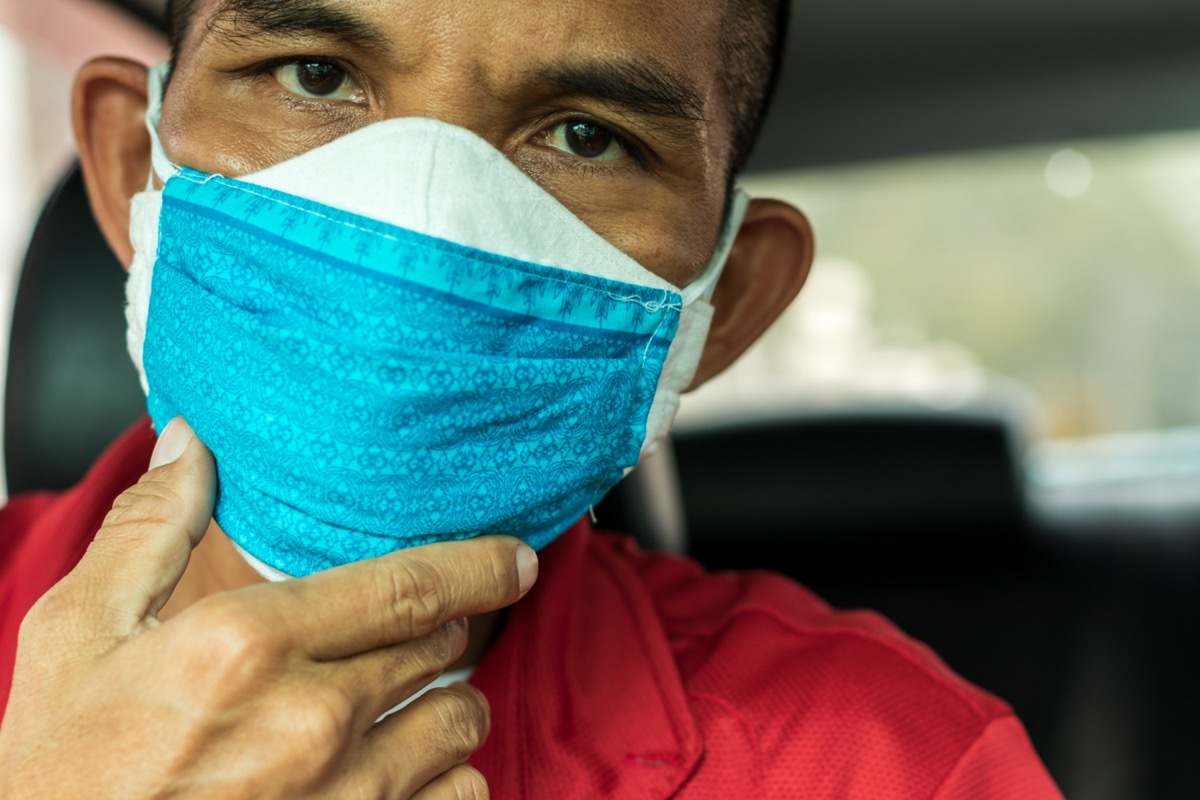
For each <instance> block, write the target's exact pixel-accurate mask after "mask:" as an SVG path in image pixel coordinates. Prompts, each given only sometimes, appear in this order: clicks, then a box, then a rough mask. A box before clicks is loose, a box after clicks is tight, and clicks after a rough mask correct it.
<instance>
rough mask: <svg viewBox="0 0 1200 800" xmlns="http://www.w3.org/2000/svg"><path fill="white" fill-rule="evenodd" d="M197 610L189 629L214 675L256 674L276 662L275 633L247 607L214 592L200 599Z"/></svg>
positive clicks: (230, 677)
mask: <svg viewBox="0 0 1200 800" xmlns="http://www.w3.org/2000/svg"><path fill="white" fill-rule="evenodd" d="M196 611H197V613H196V615H195V618H194V621H193V626H194V628H196V630H194V631H192V632H191V633H192V635H193V636H194V641H196V642H197V652H198V653H199V654H200V655H201V657H202V658H203V660H204V661H205V666H206V669H207V670H209V671H210V673H211V674H214V677H215V676H219V677H220V679H222V680H226V681H229V680H233V681H237V680H239V678H240V679H251V678H256V677H258V676H260V675H261V673H262V672H263V671H264V669H265V668H267V667H270V666H272V665H274V664H275V663H276V661H277V655H278V651H279V646H278V641H277V637H278V634H276V633H275V631H274V630H273V629H272V628H271V626H269V625H267V624H266V623H265V621H263V620H261V619H260V618H259V617H258V616H257V615H255V614H253V613H251V612H250V610H249V609H247V608H245V607H243V606H242V605H240V604H238V603H235V602H233V601H231V600H227V599H225V598H224V597H223V596H221V595H216V596H214V597H211V598H208V599H206V600H202V601H200V603H199V604H197V606H196Z"/></svg>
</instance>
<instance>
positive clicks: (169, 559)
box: [0, 420, 537, 800]
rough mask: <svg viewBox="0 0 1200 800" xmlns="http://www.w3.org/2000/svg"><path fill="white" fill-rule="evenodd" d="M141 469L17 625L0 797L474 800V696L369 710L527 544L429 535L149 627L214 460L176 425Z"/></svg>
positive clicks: (460, 632) (451, 638) (455, 644)
mask: <svg viewBox="0 0 1200 800" xmlns="http://www.w3.org/2000/svg"><path fill="white" fill-rule="evenodd" d="M164 462H170V463H164ZM151 467H152V468H151V470H150V471H149V472H148V473H146V475H145V476H144V477H143V478H142V479H141V481H140V482H139V483H138V484H137V485H136V486H134V487H132V488H130V489H129V490H128V491H126V492H125V493H124V494H122V495H121V496H120V497H118V498H117V500H116V502H115V503H114V505H113V510H112V512H111V513H109V515H108V516H107V518H106V519H105V521H104V525H103V527H101V529H100V531H99V533H98V534H97V535H96V538H95V541H94V543H93V544H92V546H91V547H90V548H89V549H88V551H87V554H86V555H85V556H84V557H83V559H82V561H80V563H79V565H78V567H76V569H75V570H73V571H72V572H71V574H69V575H68V576H67V577H66V578H65V579H63V580H62V581H61V582H60V583H59V584H58V585H57V586H55V587H54V588H53V589H52V590H51V591H50V592H49V593H48V594H47V595H46V596H45V597H43V598H42V600H41V601H39V602H38V603H37V604H36V605H35V606H34V607H33V609H32V610H31V611H30V612H29V615H28V616H27V617H26V618H25V621H24V623H23V624H22V626H21V632H20V639H19V642H18V647H17V657H16V668H15V674H14V678H13V689H12V696H11V699H10V701H9V704H8V710H7V713H6V716H5V718H4V723H3V726H2V727H0V797H5V798H8V800H25V799H26V798H30V799H32V798H55V800H75V798H85V797H86V798H89V800H92V799H93V798H121V800H137V799H138V798H150V797H154V798H160V797H172V798H179V799H180V800H184V799H185V798H186V799H187V800H198V799H199V798H214V800H215V799H216V798H220V800H237V799H238V798H288V800H297V799H299V798H314V797H322V798H325V797H331V798H354V799H355V800H358V799H359V798H411V797H416V798H421V800H428V799H430V798H439V797H447V798H458V797H486V796H487V785H486V783H485V782H484V780H483V778H482V776H481V775H480V774H479V773H478V772H477V771H475V770H474V769H472V768H471V767H470V766H468V765H466V763H465V762H466V759H467V758H468V757H469V756H470V755H471V753H472V752H474V751H475V750H476V749H477V748H478V747H479V746H480V745H481V744H482V743H483V741H484V739H485V738H486V736H487V733H488V727H489V717H488V708H487V702H486V701H485V700H484V698H483V696H482V695H481V694H480V693H479V692H478V691H476V690H475V689H473V688H471V687H470V686H467V685H466V684H455V685H453V686H451V687H449V688H447V689H438V690H435V691H432V692H430V693H428V694H426V695H424V696H423V697H421V698H420V699H418V700H417V701H415V702H414V703H413V704H411V705H409V706H408V707H407V708H405V709H404V710H402V711H400V712H398V713H396V714H393V715H392V716H390V717H388V718H387V719H386V720H384V721H383V722H380V723H379V724H378V725H376V724H375V720H376V719H378V717H379V716H380V715H381V714H382V713H384V712H385V711H387V710H388V709H390V708H392V707H393V706H395V705H396V704H397V703H399V702H400V701H402V700H403V699H405V698H407V697H409V696H410V695H412V694H413V693H414V692H415V691H416V690H417V689H419V688H420V687H422V686H424V685H425V684H427V683H428V682H429V681H430V680H432V679H433V678H434V677H435V676H436V675H438V674H440V673H441V672H442V671H443V670H444V669H445V668H446V666H447V665H448V664H450V663H452V662H453V661H454V659H455V658H457V657H458V655H459V654H460V653H461V652H462V650H463V649H464V647H465V646H466V640H467V627H466V621H465V619H464V617H467V616H470V615H474V614H481V613H485V612H488V611H492V610H495V609H498V608H502V607H504V606H506V605H508V604H510V603H512V602H514V601H515V600H517V599H518V598H519V597H520V596H522V595H523V594H524V593H525V592H526V591H528V589H529V587H530V585H532V583H533V581H534V580H535V579H536V573H537V561H536V556H534V555H533V552H532V550H530V549H529V548H528V547H527V546H526V545H524V544H521V543H520V542H518V541H517V540H516V539H511V538H508V537H483V538H479V539H475V540H472V541H468V542H455V543H451V544H437V545H429V546H427V547H420V548H414V549H412V550H408V551H402V552H398V553H393V554H391V555H389V556H385V557H383V558H378V559H374V560H371V561H364V562H361V563H357V564H350V565H347V566H344V567H339V568H337V569H332V570H329V571H327V572H322V573H318V574H316V575H312V576H310V577H307V578H304V579H301V580H294V581H287V582H284V583H277V584H260V585H255V586H250V587H247V588H245V589H240V590H237V591H234V592H226V593H222V594H216V595H212V596H210V597H207V598H205V599H203V600H201V601H199V602H197V603H195V604H194V605H192V606H191V607H189V608H187V609H186V610H184V611H183V612H182V613H180V614H179V615H178V616H177V617H173V618H171V619H169V620H167V621H164V622H159V620H158V619H157V617H156V614H157V612H158V611H159V609H161V608H162V606H163V604H164V603H165V602H166V601H167V599H168V598H169V597H170V595H171V592H172V590H173V589H174V587H175V585H176V583H177V582H178V581H179V578H180V576H181V575H182V574H183V570H184V568H185V567H186V566H187V562H188V558H189V556H190V554H191V548H193V547H194V546H195V545H196V543H197V542H198V541H199V540H200V537H201V536H203V535H204V531H205V530H206V528H207V527H208V524H209V521H210V519H211V517H212V508H213V491H214V483H215V472H214V466H213V460H212V455H211V454H210V453H209V451H208V449H207V448H206V447H204V445H203V444H202V443H201V442H200V441H199V440H198V439H196V438H195V435H194V434H192V432H191V430H190V429H189V428H188V427H187V425H186V424H185V423H184V422H183V421H182V420H176V421H175V422H173V423H172V425H171V426H170V430H168V431H166V432H164V434H163V437H162V438H161V439H160V441H159V444H158V446H157V447H156V449H155V457H154V458H153V459H152V461H151Z"/></svg>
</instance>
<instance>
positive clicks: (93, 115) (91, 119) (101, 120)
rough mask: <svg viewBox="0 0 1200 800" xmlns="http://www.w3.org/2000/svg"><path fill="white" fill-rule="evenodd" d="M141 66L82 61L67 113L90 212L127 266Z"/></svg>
mask: <svg viewBox="0 0 1200 800" xmlns="http://www.w3.org/2000/svg"><path fill="white" fill-rule="evenodd" d="M145 114H146V67H144V66H142V65H141V64H137V63H135V62H133V61H129V60H126V59H122V58H98V59H96V60H94V61H91V62H88V63H87V64H85V65H84V66H83V68H82V69H80V70H79V74H78V75H77V76H76V78H75V91H74V96H73V99H72V108H71V116H72V122H73V124H74V127H75V141H76V143H77V144H78V146H79V162H80V165H81V166H82V168H83V177H84V182H85V183H86V185H87V193H88V200H89V202H90V203H91V206H92V213H93V214H94V215H95V217H96V222H97V223H98V224H99V226H100V230H101V232H103V234H104V238H105V239H107V240H108V245H109V247H111V248H112V250H113V252H114V253H115V254H116V255H117V258H118V259H120V261H121V263H122V264H124V265H126V266H128V264H129V262H130V260H131V259H132V258H133V247H132V246H131V245H130V243H129V202H130V200H131V199H132V197H133V196H134V195H135V194H137V193H138V192H140V191H142V190H143V189H145V188H146V177H147V176H148V175H149V173H150V134H149V133H147V131H146V126H145V121H144V120H145Z"/></svg>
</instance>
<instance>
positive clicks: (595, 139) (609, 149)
mask: <svg viewBox="0 0 1200 800" xmlns="http://www.w3.org/2000/svg"><path fill="white" fill-rule="evenodd" d="M546 143H547V144H548V145H550V146H551V147H553V148H555V149H558V150H562V151H563V152H566V153H570V154H571V155H574V156H579V157H580V158H586V159H588V160H591V161H616V160H617V159H620V158H624V157H625V156H627V155H629V153H628V151H627V150H626V149H625V146H624V145H623V144H622V143H621V139H620V137H619V136H617V134H615V133H613V132H612V131H610V130H609V129H608V128H605V127H604V126H603V125H599V124H597V123H595V122H588V121H587V120H578V119H576V120H569V121H567V122H562V123H559V124H558V125H556V126H555V127H554V128H553V129H552V130H551V131H550V134H549V135H548V136H547V137H546Z"/></svg>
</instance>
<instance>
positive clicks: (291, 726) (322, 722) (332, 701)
mask: <svg viewBox="0 0 1200 800" xmlns="http://www.w3.org/2000/svg"><path fill="white" fill-rule="evenodd" d="M354 719H355V708H354V703H353V702H352V701H351V700H350V698H349V697H347V696H346V695H345V694H344V693H343V692H339V691H336V690H332V689H324V690H320V691H311V690H306V691H305V693H304V695H303V696H302V697H298V698H296V699H294V700H293V701H291V702H288V703H286V704H285V705H282V706H281V709H280V719H279V720H278V722H279V723H280V726H281V728H282V730H283V731H284V732H285V734H286V735H287V736H288V737H290V738H292V739H293V741H294V742H297V743H298V744H301V748H300V749H298V752H308V753H310V754H318V756H320V755H324V756H326V757H325V758H322V757H317V758H314V759H312V764H313V765H314V766H315V765H318V764H327V763H336V761H337V759H336V757H335V756H336V755H337V754H338V753H340V752H341V750H342V748H343V747H344V746H345V745H346V743H347V740H348V734H349V732H350V730H351V729H352V727H353V724H354Z"/></svg>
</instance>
